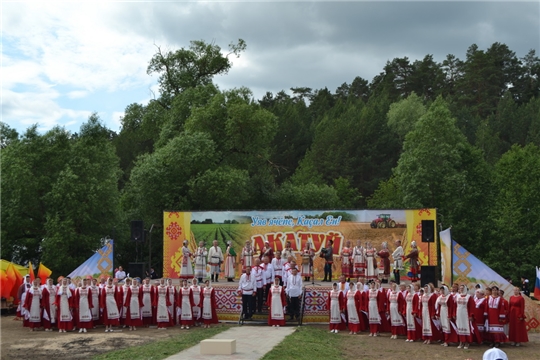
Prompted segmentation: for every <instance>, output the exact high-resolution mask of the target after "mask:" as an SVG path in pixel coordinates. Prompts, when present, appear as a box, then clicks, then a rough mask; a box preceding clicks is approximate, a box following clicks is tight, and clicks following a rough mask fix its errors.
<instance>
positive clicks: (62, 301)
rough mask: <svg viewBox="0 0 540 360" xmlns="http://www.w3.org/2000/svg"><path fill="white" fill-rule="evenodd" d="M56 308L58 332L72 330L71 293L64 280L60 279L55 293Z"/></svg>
mask: <svg viewBox="0 0 540 360" xmlns="http://www.w3.org/2000/svg"><path fill="white" fill-rule="evenodd" d="M56 307H57V309H58V320H57V322H58V332H64V333H65V332H66V331H71V330H73V314H72V309H73V293H72V292H71V289H70V288H69V286H68V281H67V279H66V278H64V279H62V285H60V286H59V287H58V289H57V291H56Z"/></svg>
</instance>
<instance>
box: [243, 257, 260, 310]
mask: <svg viewBox="0 0 540 360" xmlns="http://www.w3.org/2000/svg"><path fill="white" fill-rule="evenodd" d="M257 260H258V259H257ZM261 291H262V289H261ZM256 292H257V283H256V279H255V275H254V274H252V273H251V268H250V267H247V268H246V272H245V273H244V274H242V276H240V281H239V283H238V294H239V295H241V296H242V317H243V318H244V320H249V319H251V317H252V316H253V313H254V312H255V295H256Z"/></svg>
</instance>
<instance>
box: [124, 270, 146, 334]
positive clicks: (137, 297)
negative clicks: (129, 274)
mask: <svg viewBox="0 0 540 360" xmlns="http://www.w3.org/2000/svg"><path fill="white" fill-rule="evenodd" d="M124 306H125V307H126V309H127V310H126V326H129V330H130V331H135V330H137V326H142V325H143V321H142V312H141V309H142V306H143V302H142V289H141V287H140V286H139V281H138V280H137V279H133V282H132V285H131V286H130V287H129V289H128V290H127V296H126V302H125V304H124Z"/></svg>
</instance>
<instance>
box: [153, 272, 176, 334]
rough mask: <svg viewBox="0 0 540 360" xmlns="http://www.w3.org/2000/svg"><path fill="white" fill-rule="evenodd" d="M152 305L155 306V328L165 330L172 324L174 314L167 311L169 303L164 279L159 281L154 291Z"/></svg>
mask: <svg viewBox="0 0 540 360" xmlns="http://www.w3.org/2000/svg"><path fill="white" fill-rule="evenodd" d="M152 305H153V306H154V307H155V308H156V323H157V328H158V329H160V330H166V329H167V328H168V327H170V326H173V319H172V317H173V316H174V314H171V313H169V307H170V306H171V303H170V301H169V288H168V287H167V285H166V284H165V279H161V280H160V281H159V285H158V286H157V287H156V290H155V292H154V299H153V304H152Z"/></svg>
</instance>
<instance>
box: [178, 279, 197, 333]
mask: <svg viewBox="0 0 540 360" xmlns="http://www.w3.org/2000/svg"><path fill="white" fill-rule="evenodd" d="M178 297H179V300H178V304H179V306H180V308H181V311H180V321H179V322H180V325H181V326H192V325H193V324H194V320H193V310H192V309H193V306H195V302H194V301H193V292H192V291H191V288H189V287H187V286H186V287H181V288H180V290H179V291H178Z"/></svg>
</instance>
